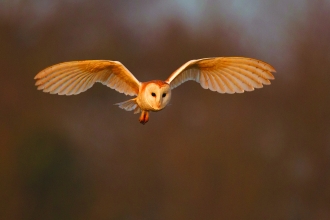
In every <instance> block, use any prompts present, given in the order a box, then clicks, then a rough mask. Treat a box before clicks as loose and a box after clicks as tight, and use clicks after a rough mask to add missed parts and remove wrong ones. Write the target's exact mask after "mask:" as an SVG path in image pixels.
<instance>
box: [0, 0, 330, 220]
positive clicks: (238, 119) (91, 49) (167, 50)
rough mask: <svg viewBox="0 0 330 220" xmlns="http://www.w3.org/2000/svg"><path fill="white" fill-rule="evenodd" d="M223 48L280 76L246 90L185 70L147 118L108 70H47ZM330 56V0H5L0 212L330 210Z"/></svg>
mask: <svg viewBox="0 0 330 220" xmlns="http://www.w3.org/2000/svg"><path fill="white" fill-rule="evenodd" d="M214 56H246V57H252V58H257V59H260V60H263V61H266V62H268V63H270V64H272V65H273V66H274V67H275V69H276V70H277V73H275V78H276V79H275V80H274V81H272V85H270V86H265V87H264V88H262V89H257V90H255V91H254V92H246V93H243V94H235V95H228V94H227V95H221V94H218V93H215V92H211V91H209V90H204V89H202V88H201V87H200V85H198V84H197V83H194V82H192V81H190V82H187V83H185V84H183V85H182V86H180V87H178V88H177V89H175V90H174V92H173V98H172V101H171V105H170V106H168V107H167V108H166V109H165V110H163V111H161V112H159V113H152V114H151V118H150V121H149V122H148V123H147V124H146V125H144V126H143V125H141V124H140V123H139V122H138V117H139V115H134V114H132V113H131V112H125V111H123V110H121V109H119V108H118V107H116V106H114V105H113V104H114V103H117V102H122V101H125V100H127V99H129V98H130V97H126V96H125V95H123V94H119V93H117V92H115V91H114V90H111V89H109V88H107V87H105V86H102V85H101V84H96V85H95V86H94V87H93V88H92V89H90V90H88V91H87V92H85V93H82V94H80V95H78V96H68V97H67V96H57V95H50V94H46V93H42V92H41V91H37V89H36V87H35V86H34V79H33V77H34V76H35V75H36V74H37V73H38V72H39V71H40V70H42V69H44V68H46V67H47V66H50V65H53V64H56V63H59V62H64V61H72V60H85V59H109V60H119V61H121V62H122V63H123V64H124V65H125V66H126V67H127V68H128V69H129V70H130V71H131V72H132V73H133V74H134V75H135V76H136V77H137V78H138V79H139V80H140V81H148V80H152V79H166V78H167V77H168V76H169V74H170V73H172V71H174V70H175V69H177V68H178V67H179V66H180V65H182V64H183V63H185V62H186V61H188V60H191V59H197V58H203V57H214ZM329 69H330V1H329V0H314V1H307V0H289V1H288V0H266V1H265V0H250V1H244V0H222V1H216V0H205V1H197V0H190V1H188V0H177V1H176V0H167V1H160V0H155V1H150V0H140V1H135V2H133V1H122V0H112V1H102V0H93V1H88V0H80V1H78V0H57V1H55V0H1V1H0V70H1V77H0V79H1V80H0V135H1V136H0V219H330V87H329V82H330V72H329Z"/></svg>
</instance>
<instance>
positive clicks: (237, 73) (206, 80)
mask: <svg viewBox="0 0 330 220" xmlns="http://www.w3.org/2000/svg"><path fill="white" fill-rule="evenodd" d="M272 72H276V71H275V69H274V68H273V67H272V66H271V65H269V64H267V63H265V62H263V61H260V60H256V59H252V58H245V57H215V58H204V59H199V60H191V61H188V62H187V63H185V64H184V65H182V66H181V67H180V68H179V69H177V70H176V71H175V72H173V73H172V74H171V75H170V77H169V78H168V79H167V80H166V82H167V83H169V84H170V86H171V89H174V88H176V87H177V86H179V85H180V84H182V83H184V82H186V81H188V80H194V81H196V82H199V83H200V84H201V86H202V87H203V88H204V89H210V90H212V91H217V92H219V93H235V92H236V93H242V92H244V91H252V90H254V88H261V87H263V84H265V85H269V84H270V81H269V80H270V79H274V76H273V75H272Z"/></svg>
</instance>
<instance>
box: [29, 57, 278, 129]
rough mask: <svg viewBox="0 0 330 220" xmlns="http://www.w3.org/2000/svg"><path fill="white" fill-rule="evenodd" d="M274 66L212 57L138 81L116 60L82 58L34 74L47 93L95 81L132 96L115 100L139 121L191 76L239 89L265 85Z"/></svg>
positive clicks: (214, 86)
mask: <svg viewBox="0 0 330 220" xmlns="http://www.w3.org/2000/svg"><path fill="white" fill-rule="evenodd" d="M273 72H275V69H274V68H273V67H272V66H271V65H269V64H267V63H265V62H263V61H260V60H256V59H252V58H246V57H213V58H203V59H197V60H190V61H188V62H186V63H185V64H183V65H182V66H181V67H180V68H178V69H177V70H175V71H174V72H173V73H172V74H171V75H170V76H169V77H168V78H167V79H166V80H165V81H163V80H152V81H148V82H140V81H139V80H137V79H136V78H135V77H134V75H133V74H132V73H131V72H130V71H129V70H128V69H127V68H126V67H125V66H124V65H122V64H121V63H120V62H118V61H110V60H84V61H72V62H64V63H59V64H56V65H53V66H50V67H48V68H46V69H44V70H42V71H41V72H39V73H38V74H37V75H36V76H35V78H34V79H35V80H36V83H35V85H36V86H37V87H38V90H43V91H44V92H48V93H51V94H59V95H76V94H79V93H81V92H84V91H86V90H87V89H89V88H90V87H92V86H93V85H94V83H96V82H100V83H102V84H103V85H106V86H108V87H110V88H111V89H115V90H116V91H117V92H120V93H124V94H125V95H130V96H136V97H135V98H133V99H130V100H127V101H124V102H121V103H117V104H115V105H118V106H119V108H121V109H124V110H126V111H134V113H135V114H136V113H141V116H140V118H139V121H140V123H142V124H145V123H147V122H148V120H149V112H150V111H152V112H157V111H160V110H162V109H164V108H165V107H166V106H167V105H168V103H169V102H170V101H171V96H172V90H173V89H174V88H176V87H178V86H179V85H181V84H182V83H184V82H186V81H188V80H193V81H196V82H197V83H199V84H200V85H201V86H202V87H203V88H204V89H210V90H211V91H216V92H219V93H229V94H233V93H243V92H244V91H253V90H254V88H261V87H263V84H264V85H269V84H270V81H269V80H272V79H274V76H273V75H272V73H273Z"/></svg>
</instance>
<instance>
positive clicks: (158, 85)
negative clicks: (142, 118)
mask: <svg viewBox="0 0 330 220" xmlns="http://www.w3.org/2000/svg"><path fill="white" fill-rule="evenodd" d="M143 99H144V101H145V102H146V104H147V105H148V107H150V108H151V109H152V110H156V111H159V110H161V109H163V108H165V106H166V105H167V104H168V103H169V102H170V100H171V87H170V85H169V84H167V83H165V82H164V81H160V80H153V81H150V82H146V83H145V88H144V91H143Z"/></svg>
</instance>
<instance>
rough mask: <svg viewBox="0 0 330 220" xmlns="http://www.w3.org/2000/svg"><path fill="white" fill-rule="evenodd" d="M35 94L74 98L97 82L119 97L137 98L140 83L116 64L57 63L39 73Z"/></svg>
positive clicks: (122, 66) (111, 62) (87, 61)
mask: <svg viewBox="0 0 330 220" xmlns="http://www.w3.org/2000/svg"><path fill="white" fill-rule="evenodd" d="M34 79H35V80H36V84H35V85H36V86H38V90H43V91H44V92H49V93H51V94H59V95H76V94H79V93H81V92H84V91H86V90H87V89H89V88H90V87H92V86H93V85H94V83H95V82H100V83H102V84H103V85H106V86H108V87H110V88H112V89H115V90H117V91H118V92H120V93H124V94H126V95H137V94H138V93H139V88H140V84H141V83H140V82H139V81H138V80H137V79H136V78H135V77H134V75H133V74H132V73H131V72H130V71H129V70H128V69H126V67H125V66H124V65H122V64H121V63H120V62H118V61H109V60H86V61H72V62H65V63H59V64H56V65H54V66H50V67H48V68H46V69H44V70H42V71H41V72H39V73H38V74H37V75H36V76H35V77H34Z"/></svg>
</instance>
